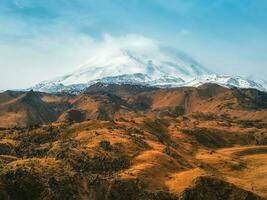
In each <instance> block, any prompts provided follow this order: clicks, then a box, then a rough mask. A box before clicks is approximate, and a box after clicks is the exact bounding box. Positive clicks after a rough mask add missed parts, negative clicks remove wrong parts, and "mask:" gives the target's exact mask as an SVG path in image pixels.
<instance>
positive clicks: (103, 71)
mask: <svg viewBox="0 0 267 200" xmlns="http://www.w3.org/2000/svg"><path fill="white" fill-rule="evenodd" d="M97 82H101V83H107V84H111V83H115V84H132V85H146V86H156V87H182V86H193V87H196V86H200V85H202V84H204V83H216V84H219V85H222V86H226V87H239V88H255V89H258V90H262V91H266V90H267V84H266V82H264V81H258V82H257V81H253V80H249V79H246V78H242V77H235V76H225V75H218V74H216V73H214V72H212V71H210V70H209V69H207V68H205V67H204V66H202V65H201V64H200V63H199V62H198V61H196V60H195V59H193V58H191V57H190V56H188V55H187V54H186V53H184V52H181V51H179V50H177V49H174V48H170V47H164V46H158V49H157V51H153V50H148V51H138V50H135V49H131V48H122V47H120V46H115V47H113V48H110V49H107V50H105V51H103V52H101V53H100V54H96V55H93V56H91V57H90V59H89V60H88V61H87V63H86V64H85V65H83V66H82V67H81V68H80V69H78V70H77V71H75V72H73V73H71V74H68V75H65V76H62V77H59V78H56V79H53V80H49V81H44V82H41V83H39V84H37V85H35V86H34V87H33V88H30V89H33V90H34V91H40V92H50V93H53V92H62V91H65V92H70V93H79V92H81V91H82V90H84V89H85V88H86V87H88V86H90V85H93V84H95V83H97Z"/></svg>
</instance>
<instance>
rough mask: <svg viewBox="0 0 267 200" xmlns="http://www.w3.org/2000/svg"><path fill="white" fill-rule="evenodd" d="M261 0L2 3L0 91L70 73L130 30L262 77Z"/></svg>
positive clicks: (265, 40)
mask: <svg viewBox="0 0 267 200" xmlns="http://www.w3.org/2000/svg"><path fill="white" fill-rule="evenodd" d="M266 10H267V1H266V0H127V1H126V0H0V79H1V81H0V89H8V88H21V87H29V86H31V85H33V84H35V83H38V82H40V81H42V80H45V79H51V78H54V77H55V76H59V75H63V74H65V73H69V72H71V71H73V70H75V69H76V68H77V67H79V66H80V65H81V64H82V63H84V62H85V60H87V59H88V57H89V56H90V55H88V51H87V49H90V48H91V49H92V48H94V46H95V45H97V44H98V43H101V42H102V41H103V35H106V34H108V35H110V36H111V37H114V38H122V37H127V35H132V34H134V35H136V36H140V37H146V38H151V39H153V40H156V41H160V42H161V43H164V44H167V45H172V46H174V47H176V48H178V49H180V50H183V51H185V52H187V53H188V54H190V55H191V56H192V57H194V58H196V59H197V60H199V61H200V62H201V63H202V64H203V65H205V66H206V67H208V68H210V69H211V70H213V71H215V72H218V73H223V74H230V75H232V74H233V75H242V76H245V77H251V78H260V79H266V77H267V56H266V52H267V45H266V44H267V12H266Z"/></svg>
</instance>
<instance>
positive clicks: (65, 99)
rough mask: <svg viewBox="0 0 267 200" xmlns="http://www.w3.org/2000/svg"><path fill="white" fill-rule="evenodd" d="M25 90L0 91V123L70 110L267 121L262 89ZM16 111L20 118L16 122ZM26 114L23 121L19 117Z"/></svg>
mask: <svg viewBox="0 0 267 200" xmlns="http://www.w3.org/2000/svg"><path fill="white" fill-rule="evenodd" d="M31 93H32V92H29V93H27V95H26V94H24V93H21V92H11V91H9V92H6V93H2V94H0V106H1V112H0V113H1V116H2V119H4V118H6V119H5V120H4V121H5V122H4V123H2V124H6V125H5V126H4V127H7V126H26V125H32V124H36V123H46V122H51V121H57V120H58V121H64V120H68V119H69V113H70V111H72V110H76V111H78V112H80V114H81V115H82V116H80V119H79V120H82V121H84V120H89V119H101V120H116V119H118V118H126V119H127V118H131V117H133V116H140V115H146V116H151V117H156V118H158V117H159V118H164V117H171V118H177V117H180V116H194V117H196V118H199V117H202V118H203V117H204V118H205V117H206V118H211V117H213V118H218V119H219V118H222V117H227V118H229V120H235V119H238V120H240V121H251V123H254V122H258V121H261V122H262V123H267V112H266V110H267V103H266V102H267V94H266V93H264V92H260V91H257V90H253V89H237V88H232V89H228V88H224V87H221V86H219V85H215V84H205V85H202V86H200V87H198V88H190V87H188V88H171V89H168V88H149V87H145V86H134V85H116V84H111V85H107V84H101V83H98V84H95V85H93V86H90V87H89V88H88V89H87V90H86V91H85V92H84V93H83V94H80V95H76V96H75V95H67V94H54V95H50V94H40V93H34V94H35V95H30V94H31ZM23 95H24V96H25V95H26V97H23ZM19 99H20V100H19ZM23 99H24V100H23ZM22 108H24V109H22ZM19 110H20V111H19ZM20 115H22V116H23V117H21V119H24V120H19V119H20ZM36 116H37V117H36ZM27 118H29V120H25V119H27ZM2 126H3V125H2Z"/></svg>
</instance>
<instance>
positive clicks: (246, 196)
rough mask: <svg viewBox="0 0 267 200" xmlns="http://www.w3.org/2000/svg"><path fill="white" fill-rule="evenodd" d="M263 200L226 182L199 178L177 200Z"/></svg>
mask: <svg viewBox="0 0 267 200" xmlns="http://www.w3.org/2000/svg"><path fill="white" fill-rule="evenodd" d="M204 199H212V200H213V199H214V200H215V199H218V200H236V199H239V200H263V198H261V197H259V196H257V195H256V194H253V193H252V192H250V191H246V190H243V189H241V188H239V187H236V186H235V185H233V184H230V183H228V182H225V181H222V180H219V179H216V178H211V177H199V178H197V180H196V181H195V184H194V186H192V187H191V188H188V189H186V190H185V191H184V192H183V194H182V195H181V197H180V199H179V200H204Z"/></svg>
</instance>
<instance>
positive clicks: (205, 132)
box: [183, 128, 256, 148]
mask: <svg viewBox="0 0 267 200" xmlns="http://www.w3.org/2000/svg"><path fill="white" fill-rule="evenodd" d="M183 133H184V134H186V135H188V136H191V137H192V138H194V139H195V140H196V141H197V142H198V143H199V144H200V145H202V146H205V147H207V148H224V147H232V146H234V145H237V144H239V145H249V144H255V143H256V139H255V136H254V135H251V134H245V133H232V132H226V131H221V130H216V129H206V128H195V129H192V130H183Z"/></svg>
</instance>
